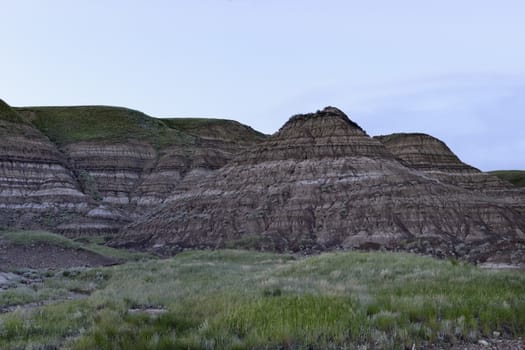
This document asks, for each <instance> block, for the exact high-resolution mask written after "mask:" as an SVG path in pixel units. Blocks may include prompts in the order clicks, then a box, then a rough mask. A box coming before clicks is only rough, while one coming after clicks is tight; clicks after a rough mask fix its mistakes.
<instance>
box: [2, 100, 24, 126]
mask: <svg viewBox="0 0 525 350" xmlns="http://www.w3.org/2000/svg"><path fill="white" fill-rule="evenodd" d="M0 121H8V122H11V123H24V124H25V123H27V122H26V121H25V120H24V119H23V118H22V117H21V116H20V115H18V113H16V112H15V111H14V110H13V109H12V108H11V107H10V106H9V105H8V104H7V103H5V102H4V101H3V100H1V99H0Z"/></svg>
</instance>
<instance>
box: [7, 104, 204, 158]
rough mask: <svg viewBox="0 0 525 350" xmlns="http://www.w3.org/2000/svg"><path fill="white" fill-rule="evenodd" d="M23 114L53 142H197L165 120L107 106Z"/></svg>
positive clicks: (40, 109) (31, 109)
mask: <svg viewBox="0 0 525 350" xmlns="http://www.w3.org/2000/svg"><path fill="white" fill-rule="evenodd" d="M17 110H18V111H19V112H20V113H26V114H28V115H29V116H30V119H31V121H32V123H33V124H34V125H35V126H36V127H37V128H38V129H39V130H40V131H42V132H43V133H44V134H46V135H47V136H48V137H49V138H50V139H51V140H52V141H53V142H55V143H57V144H59V145H66V144H69V143H73V142H80V141H106V142H126V141H133V140H135V141H142V142H148V143H149V144H151V145H152V146H154V147H156V148H162V147H165V146H169V145H171V144H180V143H183V144H187V143H192V142H194V137H193V136H191V135H188V134H186V133H183V132H181V131H179V130H175V129H171V128H169V127H168V126H167V125H166V124H165V123H164V122H163V121H162V120H160V119H157V118H152V117H150V116H147V115H146V114H144V113H142V112H139V111H135V110H132V109H127V108H121V107H107V106H75V107H23V108H17Z"/></svg>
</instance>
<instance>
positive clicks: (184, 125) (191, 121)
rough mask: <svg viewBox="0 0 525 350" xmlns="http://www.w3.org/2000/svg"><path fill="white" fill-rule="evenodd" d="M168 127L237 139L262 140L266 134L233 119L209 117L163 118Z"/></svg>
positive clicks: (200, 134)
mask: <svg viewBox="0 0 525 350" xmlns="http://www.w3.org/2000/svg"><path fill="white" fill-rule="evenodd" d="M162 121H164V122H165V123H166V124H167V125H168V126H169V127H171V128H174V129H178V130H181V131H184V132H187V133H189V134H192V135H198V136H204V137H206V136H208V137H210V136H212V137H213V136H215V137H223V138H234V139H236V140H239V141H254V140H263V139H264V138H265V137H266V135H264V134H263V133H260V132H258V131H256V130H254V129H252V128H250V127H249V126H246V125H243V124H241V123H239V122H236V121H234V120H228V119H209V118H163V119H162Z"/></svg>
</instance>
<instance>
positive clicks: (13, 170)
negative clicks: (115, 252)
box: [0, 101, 129, 233]
mask: <svg viewBox="0 0 525 350" xmlns="http://www.w3.org/2000/svg"><path fill="white" fill-rule="evenodd" d="M0 105H1V114H0V139H1V140H2V142H1V143H0V208H1V215H0V225H1V226H5V227H16V228H24V229H41V228H45V229H52V230H57V231H61V232H64V233H71V232H72V231H71V230H63V229H61V227H62V226H63V225H70V227H72V225H73V226H74V225H75V222H77V221H78V220H82V221H83V222H84V226H93V225H95V226H96V227H98V229H99V230H102V231H106V230H110V231H112V232H115V231H116V230H118V228H120V227H121V226H122V224H124V223H127V222H129V220H122V218H123V216H122V217H119V216H115V215H113V216H110V215H106V216H105V217H104V218H95V217H90V216H89V215H88V214H89V213H90V212H92V211H93V210H94V209H96V208H97V204H96V203H93V202H92V201H90V198H89V197H88V196H86V194H85V193H84V192H82V187H81V186H80V184H79V182H78V181H77V178H76V176H75V174H74V172H73V171H71V169H70V168H69V166H68V162H67V159H66V158H65V157H64V155H63V154H62V153H61V152H60V151H59V150H58V149H57V148H56V146H55V145H54V144H52V143H51V142H50V141H49V139H48V138H47V137H46V136H44V135H43V134H42V133H41V132H40V131H38V130H37V129H36V128H34V127H33V126H32V124H31V123H30V122H29V121H27V120H26V119H24V118H23V117H22V116H20V115H19V114H18V113H16V112H15V111H14V110H12V109H11V108H10V107H9V106H7V104H5V103H4V102H3V101H0ZM73 231H74V230H73Z"/></svg>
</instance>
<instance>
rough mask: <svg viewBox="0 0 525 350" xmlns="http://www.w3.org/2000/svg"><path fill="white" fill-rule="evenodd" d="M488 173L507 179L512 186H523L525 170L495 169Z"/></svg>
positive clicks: (524, 183)
mask: <svg viewBox="0 0 525 350" xmlns="http://www.w3.org/2000/svg"><path fill="white" fill-rule="evenodd" d="M488 173H489V174H491V175H495V176H497V177H499V178H500V179H502V180H505V181H508V182H510V183H511V184H513V185H514V186H518V187H525V170H496V171H489V172H488Z"/></svg>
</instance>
